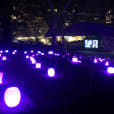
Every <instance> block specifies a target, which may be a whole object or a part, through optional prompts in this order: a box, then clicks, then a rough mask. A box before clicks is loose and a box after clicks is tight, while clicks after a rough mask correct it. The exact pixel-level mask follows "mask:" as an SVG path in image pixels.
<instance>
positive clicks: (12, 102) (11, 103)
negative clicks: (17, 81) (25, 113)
mask: <svg viewBox="0 0 114 114" xmlns="http://www.w3.org/2000/svg"><path fill="white" fill-rule="evenodd" d="M20 100H21V93H20V90H19V88H17V87H9V88H7V89H6V90H5V93H4V101H5V104H6V105H7V106H8V107H10V108H13V107H16V106H18V105H19V103H20Z"/></svg>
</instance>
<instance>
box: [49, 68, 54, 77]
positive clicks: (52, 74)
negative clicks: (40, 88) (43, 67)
mask: <svg viewBox="0 0 114 114" xmlns="http://www.w3.org/2000/svg"><path fill="white" fill-rule="evenodd" d="M48 76H49V77H55V69H54V68H48Z"/></svg>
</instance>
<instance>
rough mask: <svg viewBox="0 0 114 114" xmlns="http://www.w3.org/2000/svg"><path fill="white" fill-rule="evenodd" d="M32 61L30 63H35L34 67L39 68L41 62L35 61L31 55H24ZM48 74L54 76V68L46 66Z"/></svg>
mask: <svg viewBox="0 0 114 114" xmlns="http://www.w3.org/2000/svg"><path fill="white" fill-rule="evenodd" d="M29 58H30V61H31V62H32V64H35V67H36V69H41V63H37V62H36V60H35V58H34V57H33V56H30V57H29V55H26V59H29ZM47 73H48V76H49V77H54V76H55V69H54V68H48V71H47Z"/></svg>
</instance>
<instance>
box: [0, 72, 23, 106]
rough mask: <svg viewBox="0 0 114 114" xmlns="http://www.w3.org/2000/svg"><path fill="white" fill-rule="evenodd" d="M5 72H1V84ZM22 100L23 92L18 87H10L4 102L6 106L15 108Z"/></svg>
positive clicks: (6, 91) (5, 94)
mask: <svg viewBox="0 0 114 114" xmlns="http://www.w3.org/2000/svg"><path fill="white" fill-rule="evenodd" d="M3 75H4V73H2V72H0V84H3ZM20 101H21V92H20V90H19V88H17V87H9V88H7V89H6V90H5V93H4V102H5V104H6V106H8V107H10V108H14V107H16V106H18V104H19V103H20Z"/></svg>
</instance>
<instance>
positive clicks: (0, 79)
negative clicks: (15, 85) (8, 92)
mask: <svg viewBox="0 0 114 114" xmlns="http://www.w3.org/2000/svg"><path fill="white" fill-rule="evenodd" d="M3 75H4V73H3V72H0V84H2V83H3Z"/></svg>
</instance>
